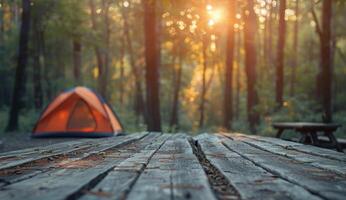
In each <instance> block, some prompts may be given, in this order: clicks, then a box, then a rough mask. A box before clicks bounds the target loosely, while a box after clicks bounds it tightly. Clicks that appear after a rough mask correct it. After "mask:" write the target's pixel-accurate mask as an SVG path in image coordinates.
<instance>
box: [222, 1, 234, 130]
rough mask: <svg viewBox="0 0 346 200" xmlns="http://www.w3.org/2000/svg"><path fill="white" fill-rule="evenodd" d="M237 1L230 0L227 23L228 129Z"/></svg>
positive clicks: (225, 123) (228, 124) (225, 109)
mask: <svg viewBox="0 0 346 200" xmlns="http://www.w3.org/2000/svg"><path fill="white" fill-rule="evenodd" d="M235 11H236V2H235V1H230V2H229V13H230V16H229V19H228V24H227V44H226V65H225V88H224V95H225V96H224V107H223V115H224V116H223V127H224V128H225V129H227V130H230V129H231V128H232V119H233V60H234V27H233V25H234V23H235Z"/></svg>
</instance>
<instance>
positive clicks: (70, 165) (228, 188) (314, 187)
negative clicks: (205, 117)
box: [0, 133, 346, 200]
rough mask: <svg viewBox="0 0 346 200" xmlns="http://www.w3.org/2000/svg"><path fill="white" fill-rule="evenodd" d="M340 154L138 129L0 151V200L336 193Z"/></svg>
mask: <svg viewBox="0 0 346 200" xmlns="http://www.w3.org/2000/svg"><path fill="white" fill-rule="evenodd" d="M345 198H346V155H345V154H344V153H339V152H335V151H332V150H327V149H321V148H318V147H314V146H308V145H303V144H299V143H293V142H288V141H284V140H280V139H276V138H265V137H258V136H248V135H241V134H202V135H198V136H196V137H189V136H187V135H185V134H174V135H171V134H160V133H137V134H130V135H127V136H119V137H113V138H104V139H87V140H75V141H72V142H63V143H58V144H54V145H51V146H47V147H41V148H30V149H24V150H18V151H12V152H6V153H2V154H0V199H1V200H5V199H18V200H22V199H26V200H31V199H35V200H36V199H82V200H92V199H150V200H155V199H196V200H197V199H208V200H209V199H340V200H341V199H342V200H344V199H345Z"/></svg>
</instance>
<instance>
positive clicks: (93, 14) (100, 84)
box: [89, 0, 104, 95]
mask: <svg viewBox="0 0 346 200" xmlns="http://www.w3.org/2000/svg"><path fill="white" fill-rule="evenodd" d="M89 6H90V11H91V25H92V29H93V30H94V31H95V32H96V31H97V29H98V28H97V24H96V9H95V4H94V0H90V1H89ZM94 50H95V54H96V60H97V67H98V77H97V80H98V91H99V92H100V93H101V95H104V94H103V92H104V88H103V80H102V79H103V77H104V76H103V74H104V71H103V69H104V63H103V58H102V53H101V50H100V48H99V47H98V46H97V45H94Z"/></svg>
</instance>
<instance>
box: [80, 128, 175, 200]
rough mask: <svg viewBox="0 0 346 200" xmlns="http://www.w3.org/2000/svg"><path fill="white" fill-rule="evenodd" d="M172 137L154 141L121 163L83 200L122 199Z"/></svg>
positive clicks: (87, 193)
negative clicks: (156, 153) (157, 152)
mask: <svg viewBox="0 0 346 200" xmlns="http://www.w3.org/2000/svg"><path fill="white" fill-rule="evenodd" d="M169 137H170V135H167V134H164V135H162V136H160V137H158V138H156V139H154V140H153V141H152V143H151V144H150V145H148V146H146V147H145V148H144V149H143V150H141V151H140V152H138V153H135V154H134V155H132V156H131V157H130V158H128V159H126V160H124V161H123V162H121V163H120V164H119V165H118V166H117V167H115V168H114V169H113V170H112V171H110V172H109V173H108V174H107V176H106V177H105V178H104V179H103V180H102V181H101V182H100V183H99V184H97V186H95V187H94V188H93V189H92V190H91V191H88V192H86V193H85V195H84V196H83V197H82V198H81V199H82V200H94V199H95V200H96V199H122V198H123V197H124V196H125V195H126V193H127V192H128V191H129V190H130V188H131V186H132V185H133V183H134V182H135V181H136V180H137V178H138V176H139V175H140V174H141V173H142V171H143V170H144V168H145V167H146V165H147V164H148V162H149V160H150V159H151V158H152V156H153V155H154V153H155V152H156V151H157V150H158V149H159V148H160V147H161V146H162V144H163V143H164V142H165V141H166V140H167V139H168V138H169Z"/></svg>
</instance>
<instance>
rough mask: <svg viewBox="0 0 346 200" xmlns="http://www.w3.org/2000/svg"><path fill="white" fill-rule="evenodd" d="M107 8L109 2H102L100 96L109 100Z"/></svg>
mask: <svg viewBox="0 0 346 200" xmlns="http://www.w3.org/2000/svg"><path fill="white" fill-rule="evenodd" d="M109 8H110V1H109V0H102V10H103V18H104V21H103V24H104V40H103V41H104V43H103V46H104V49H103V74H102V80H101V85H102V86H101V94H102V95H103V96H104V97H106V98H107V99H109V94H108V92H107V88H108V84H107V83H108V79H109V63H110V62H111V58H110V56H109V54H110V52H109V51H110V48H109V44H110V39H111V38H110V35H111V29H110V19H109Z"/></svg>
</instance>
